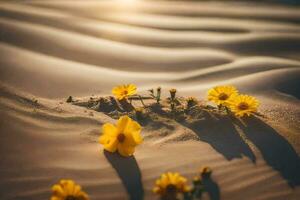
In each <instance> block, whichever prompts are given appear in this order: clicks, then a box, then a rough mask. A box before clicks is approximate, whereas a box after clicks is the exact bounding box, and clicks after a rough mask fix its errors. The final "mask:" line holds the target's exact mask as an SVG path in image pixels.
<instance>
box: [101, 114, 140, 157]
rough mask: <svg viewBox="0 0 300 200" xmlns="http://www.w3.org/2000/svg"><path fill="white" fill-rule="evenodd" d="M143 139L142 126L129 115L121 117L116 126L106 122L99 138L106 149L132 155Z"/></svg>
mask: <svg viewBox="0 0 300 200" xmlns="http://www.w3.org/2000/svg"><path fill="white" fill-rule="evenodd" d="M142 141H143V138H142V136H141V126H140V125H139V123H137V122H136V121H134V120H132V119H131V118H129V117H128V116H123V117H120V119H119V120H118V122H117V124H116V126H115V125H113V124H110V123H106V124H104V125H103V126H102V135H101V136H100V138H99V142H100V144H102V145H103V146H104V149H105V150H106V151H109V152H115V151H118V152H119V153H120V154H121V155H122V156H131V155H132V154H133V153H134V150H135V147H136V146H137V145H139V144H141V143H142Z"/></svg>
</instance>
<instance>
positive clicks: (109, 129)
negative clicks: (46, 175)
mask: <svg viewBox="0 0 300 200" xmlns="http://www.w3.org/2000/svg"><path fill="white" fill-rule="evenodd" d="M149 92H150V94H149V97H142V96H141V95H138V94H137V87H136V86H135V85H134V84H128V85H120V86H117V87H115V88H113V90H112V93H113V94H114V96H115V98H112V99H113V100H114V102H119V103H120V104H122V106H124V107H123V108H126V106H127V108H128V109H124V112H126V115H124V114H123V115H122V116H121V117H119V119H118V121H117V123H116V124H111V123H105V124H104V125H103V126H102V134H101V135H100V137H99V143H100V144H101V145H103V148H104V150H105V151H107V152H110V153H114V152H117V153H118V154H120V155H121V156H124V157H129V156H132V155H133V154H134V152H135V148H136V147H137V146H138V145H139V144H141V143H142V142H143V138H142V135H141V130H142V127H141V125H140V124H139V123H138V122H137V121H134V120H133V119H132V118H130V117H129V116H130V112H131V111H133V112H134V113H135V118H136V119H137V120H142V119H144V118H145V112H146V111H145V110H146V108H147V107H146V105H145V104H144V101H143V99H153V100H155V101H156V103H155V106H156V107H159V108H160V111H162V113H165V112H167V111H166V109H165V108H163V102H164V101H163V100H162V99H161V93H162V89H161V87H158V88H157V89H156V91H154V90H153V89H151V90H149ZM169 93H170V97H168V98H167V100H166V102H168V104H170V109H169V113H172V116H173V117H174V119H179V118H177V117H175V116H176V115H180V114H183V115H190V116H192V114H191V113H193V112H192V111H193V110H195V109H196V108H197V109H202V108H203V107H201V106H199V105H200V103H199V101H198V100H197V99H196V98H195V97H188V98H181V97H178V96H177V95H176V94H177V90H176V89H170V90H169ZM207 98H208V100H209V101H212V102H214V103H215V104H216V105H217V106H218V108H219V110H226V111H227V113H233V114H234V115H235V116H237V117H243V116H249V115H251V114H255V113H256V112H257V109H258V106H259V102H258V100H257V99H256V98H255V97H253V96H249V95H245V94H239V91H238V90H237V89H236V88H235V87H233V86H217V87H214V88H212V89H210V90H209V91H208V96H207ZM182 99H183V100H184V102H185V103H182V102H183V101H182ZM128 100H130V102H128ZM132 100H140V101H141V103H142V105H143V106H144V107H138V108H134V107H133V105H132V103H131V101H132ZM68 102H70V103H74V102H75V101H74V100H73V99H72V97H69V99H68ZM161 102H162V103H161ZM98 103H99V104H100V106H101V104H103V105H104V107H105V105H108V104H109V103H110V102H109V100H108V99H100V100H99V102H98ZM114 105H117V103H116V104H109V106H110V107H113V106H114ZM128 106H129V107H128ZM130 106H131V107H130ZM207 107H208V106H207ZM210 107H212V106H210ZM105 109H106V110H110V109H109V108H106V107H105ZM105 109H102V110H105ZM170 110H171V111H170ZM182 110H183V111H182ZM211 110H216V108H214V107H213V109H211ZM124 112H123V113H124ZM128 115H129V116H128ZM211 173H212V170H211V169H210V168H209V167H203V168H201V169H200V171H199V175H197V176H195V177H194V179H193V181H192V183H193V186H192V187H190V186H189V185H188V181H187V179H186V178H185V177H183V176H182V175H180V174H179V173H172V172H167V173H164V174H162V175H161V177H160V178H159V179H157V180H156V182H155V186H154V188H153V192H154V193H156V194H158V195H159V196H160V197H161V199H162V200H177V199H178V196H179V195H181V196H182V197H183V198H184V199H185V200H193V199H200V198H201V195H202V193H203V192H205V187H204V184H203V182H202V180H203V179H208V178H210V175H211ZM50 200H89V197H88V195H87V194H86V193H85V192H84V191H82V189H81V186H79V185H77V184H76V183H75V182H74V181H73V180H66V179H62V180H61V181H60V182H59V183H58V184H55V185H53V187H52V196H51V198H50Z"/></svg>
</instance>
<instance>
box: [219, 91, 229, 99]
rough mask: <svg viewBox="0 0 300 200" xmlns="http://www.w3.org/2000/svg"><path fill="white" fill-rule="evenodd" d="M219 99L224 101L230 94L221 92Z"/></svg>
mask: <svg viewBox="0 0 300 200" xmlns="http://www.w3.org/2000/svg"><path fill="white" fill-rule="evenodd" d="M219 99H220V100H223V101H224V100H226V99H228V95H227V94H225V93H221V94H219Z"/></svg>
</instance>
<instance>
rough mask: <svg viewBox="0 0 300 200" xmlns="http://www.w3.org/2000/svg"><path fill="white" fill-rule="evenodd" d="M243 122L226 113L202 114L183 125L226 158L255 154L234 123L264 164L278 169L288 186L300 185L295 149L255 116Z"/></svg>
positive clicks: (253, 159)
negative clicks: (258, 153)
mask: <svg viewBox="0 0 300 200" xmlns="http://www.w3.org/2000/svg"><path fill="white" fill-rule="evenodd" d="M243 121H244V124H243V123H241V122H240V121H238V120H233V119H231V118H230V117H228V116H218V115H217V116H216V115H214V116H212V115H210V114H208V113H205V114H204V116H203V119H199V120H197V121H194V122H192V123H188V122H185V123H184V124H183V125H185V126H186V127H188V128H190V129H192V130H193V131H194V132H195V133H196V134H197V135H198V137H199V139H200V140H201V141H204V142H207V143H209V144H210V145H211V146H212V147H213V148H214V149H215V150H216V151H218V152H219V153H221V154H222V155H223V156H224V157H225V158H226V159H228V160H231V159H234V158H240V157H241V156H242V155H244V156H247V157H248V158H249V159H251V160H252V161H253V162H255V160H256V156H255V155H254V153H253V152H252V150H251V149H250V147H249V146H248V145H247V143H246V142H245V141H244V139H243V138H242V137H241V135H240V134H239V132H238V130H237V126H238V127H239V129H240V130H241V131H242V132H243V134H244V135H245V136H246V138H247V139H248V140H250V141H251V142H252V143H253V144H254V145H255V146H256V147H257V148H258V149H259V151H260V152H261V154H262V156H263V158H264V160H265V161H266V163H267V164H268V165H269V166H271V167H272V168H273V169H275V170H277V171H279V173H280V174H281V175H282V177H283V178H284V179H286V180H287V182H288V184H289V185H290V186H291V187H295V186H298V185H300V170H299V169H300V158H299V156H298V154H297V152H296V151H295V150H294V149H293V147H292V146H291V145H290V144H289V142H288V141H287V140H286V139H285V138H284V137H282V136H281V135H280V134H279V133H278V132H277V131H276V130H274V129H273V128H272V127H270V126H269V125H267V124H266V123H264V122H263V121H262V120H260V119H258V118H256V117H248V118H245V119H243Z"/></svg>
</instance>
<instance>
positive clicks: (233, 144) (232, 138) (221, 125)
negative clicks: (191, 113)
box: [183, 112, 256, 162]
mask: <svg viewBox="0 0 300 200" xmlns="http://www.w3.org/2000/svg"><path fill="white" fill-rule="evenodd" d="M183 125H184V126H186V127H188V128H190V129H192V130H193V131H194V132H195V133H196V134H197V135H198V137H199V139H200V140H201V141H204V142H207V143H209V144H210V145H211V146H212V147H213V148H214V149H215V150H216V151H217V152H219V153H220V154H222V155H223V156H224V157H225V158H226V159H227V160H232V159H234V158H241V157H242V156H246V157H248V158H249V159H250V160H251V161H252V162H255V161H256V157H255V155H254V153H253V152H252V150H251V149H250V147H249V146H248V145H247V144H246V143H245V142H244V140H242V139H241V137H240V135H239V133H238V131H237V130H236V128H235V127H234V124H233V121H232V119H231V118H230V117H228V116H221V115H214V116H212V114H209V113H207V112H204V113H203V118H202V119H199V120H196V121H193V122H184V123H183Z"/></svg>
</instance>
